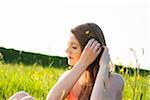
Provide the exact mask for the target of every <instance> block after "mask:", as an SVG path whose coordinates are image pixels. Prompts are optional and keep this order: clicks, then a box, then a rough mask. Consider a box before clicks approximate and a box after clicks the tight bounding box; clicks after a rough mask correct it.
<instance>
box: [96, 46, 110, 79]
mask: <svg viewBox="0 0 150 100" xmlns="http://www.w3.org/2000/svg"><path fill="white" fill-rule="evenodd" d="M102 48H104V51H103V53H102V56H101V58H100V60H99V65H100V68H99V72H98V73H99V75H100V76H101V77H102V78H103V80H104V81H106V80H107V79H108V75H109V61H110V55H109V53H108V48H107V47H106V46H102Z"/></svg>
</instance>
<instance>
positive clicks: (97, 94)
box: [90, 66, 109, 100]
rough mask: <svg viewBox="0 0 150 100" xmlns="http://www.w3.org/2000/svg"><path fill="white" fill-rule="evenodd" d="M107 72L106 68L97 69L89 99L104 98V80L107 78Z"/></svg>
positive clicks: (99, 99)
mask: <svg viewBox="0 0 150 100" xmlns="http://www.w3.org/2000/svg"><path fill="white" fill-rule="evenodd" d="M103 67H104V66H103ZM108 73H109V72H108V71H107V70H106V69H100V70H99V71H98V74H97V77H96V80H95V83H94V87H93V91H92V94H91V98H90V99H91V100H106V93H105V89H106V87H105V81H106V80H107V78H108Z"/></svg>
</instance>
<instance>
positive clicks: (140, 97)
mask: <svg viewBox="0 0 150 100" xmlns="http://www.w3.org/2000/svg"><path fill="white" fill-rule="evenodd" d="M65 70H66V69H61V68H59V69H58V68H53V67H47V68H44V67H42V66H37V65H36V64H35V65H33V66H24V65H22V64H19V65H18V64H0V100H8V98H9V97H10V96H11V95H13V94H14V93H16V92H17V91H26V92H28V93H29V94H30V95H31V96H33V97H35V98H36V99H37V100H45V98H46V95H47V93H48V91H49V90H50V89H51V87H52V86H53V85H54V84H55V83H56V81H57V80H58V78H59V76H60V75H61V74H62V73H63V72H64V71H65ZM119 73H121V74H122V75H123V77H124V79H125V88H124V92H123V100H150V76H144V77H142V76H140V74H135V75H134V76H130V75H129V74H128V72H127V71H126V73H125V74H124V73H123V69H121V70H120V72H119Z"/></svg>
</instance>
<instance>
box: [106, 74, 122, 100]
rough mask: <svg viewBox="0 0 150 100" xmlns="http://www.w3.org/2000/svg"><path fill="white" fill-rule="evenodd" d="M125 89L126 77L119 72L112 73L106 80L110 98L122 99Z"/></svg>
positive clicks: (112, 99) (113, 99) (111, 99)
mask: <svg viewBox="0 0 150 100" xmlns="http://www.w3.org/2000/svg"><path fill="white" fill-rule="evenodd" d="M123 89H124V78H123V77H122V76H121V75H120V74H118V73H111V74H110V76H109V79H108V81H107V82H106V93H107V96H108V98H110V100H121V98H122V93H123Z"/></svg>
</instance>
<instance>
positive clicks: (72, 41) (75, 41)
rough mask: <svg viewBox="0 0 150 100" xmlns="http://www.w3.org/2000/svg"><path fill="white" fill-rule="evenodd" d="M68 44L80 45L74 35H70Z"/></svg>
mask: <svg viewBox="0 0 150 100" xmlns="http://www.w3.org/2000/svg"><path fill="white" fill-rule="evenodd" d="M68 42H69V43H74V44H78V45H80V43H79V41H78V40H77V38H76V37H75V35H74V34H70V36H69V40H68Z"/></svg>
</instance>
